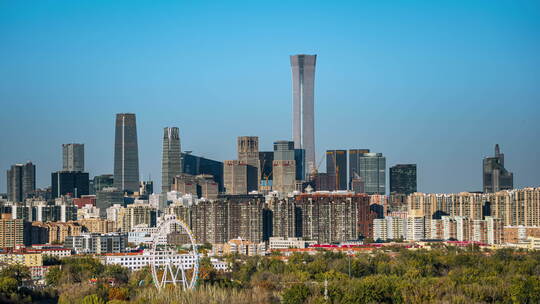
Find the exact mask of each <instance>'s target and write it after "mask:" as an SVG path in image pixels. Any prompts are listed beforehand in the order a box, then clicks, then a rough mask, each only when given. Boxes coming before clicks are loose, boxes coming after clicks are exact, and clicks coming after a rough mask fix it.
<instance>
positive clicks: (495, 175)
mask: <svg viewBox="0 0 540 304" xmlns="http://www.w3.org/2000/svg"><path fill="white" fill-rule="evenodd" d="M482 167H483V172H482V173H483V174H482V176H483V184H484V185H483V191H484V193H490V192H497V191H500V190H510V189H513V188H514V174H513V173H512V172H509V171H508V170H506V168H505V167H504V154H503V153H501V150H500V149H499V145H498V144H497V145H495V156H494V157H486V158H484V161H483V163H482Z"/></svg>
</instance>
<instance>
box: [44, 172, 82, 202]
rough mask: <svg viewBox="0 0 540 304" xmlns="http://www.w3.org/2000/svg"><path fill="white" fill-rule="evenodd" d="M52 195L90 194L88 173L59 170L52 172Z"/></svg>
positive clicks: (72, 195)
mask: <svg viewBox="0 0 540 304" xmlns="http://www.w3.org/2000/svg"><path fill="white" fill-rule="evenodd" d="M51 188H52V197H53V198H57V197H60V196H62V195H66V194H70V195H71V197H81V195H88V194H89V193H90V191H89V179H88V173H86V172H80V171H58V172H53V173H51Z"/></svg>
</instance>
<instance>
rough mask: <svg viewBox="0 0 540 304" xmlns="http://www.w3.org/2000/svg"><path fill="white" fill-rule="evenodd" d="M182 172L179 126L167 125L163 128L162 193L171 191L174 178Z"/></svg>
mask: <svg viewBox="0 0 540 304" xmlns="http://www.w3.org/2000/svg"><path fill="white" fill-rule="evenodd" d="M180 173H181V171H180V134H179V131H178V128H177V127H167V128H164V129H163V159H162V162H161V193H167V192H168V191H171V185H172V183H173V179H174V177H175V176H176V175H178V174H180Z"/></svg>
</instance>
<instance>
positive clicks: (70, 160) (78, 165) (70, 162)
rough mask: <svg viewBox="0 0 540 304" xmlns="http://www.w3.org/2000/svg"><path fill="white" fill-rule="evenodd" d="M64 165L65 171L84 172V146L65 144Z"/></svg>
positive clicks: (63, 147)
mask: <svg viewBox="0 0 540 304" xmlns="http://www.w3.org/2000/svg"><path fill="white" fill-rule="evenodd" d="M62 164H63V165H62V170H63V171H72V172H83V171H84V144H63V145H62Z"/></svg>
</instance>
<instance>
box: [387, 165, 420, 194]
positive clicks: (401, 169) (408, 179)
mask: <svg viewBox="0 0 540 304" xmlns="http://www.w3.org/2000/svg"><path fill="white" fill-rule="evenodd" d="M414 192H416V164H400V165H395V166H393V167H390V193H397V194H411V193H414Z"/></svg>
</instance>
